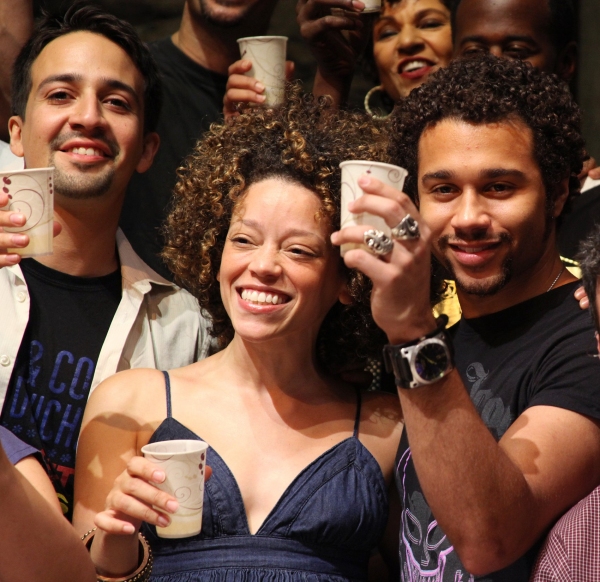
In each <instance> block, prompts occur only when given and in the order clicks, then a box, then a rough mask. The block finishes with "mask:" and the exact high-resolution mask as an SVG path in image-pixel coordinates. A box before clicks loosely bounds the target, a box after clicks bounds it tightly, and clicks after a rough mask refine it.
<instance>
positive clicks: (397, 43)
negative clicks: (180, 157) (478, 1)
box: [224, 0, 452, 117]
mask: <svg viewBox="0 0 600 582" xmlns="http://www.w3.org/2000/svg"><path fill="white" fill-rule="evenodd" d="M363 8H364V4H363V3H362V2H360V0H353V1H347V0H299V2H298V4H297V8H296V11H297V15H298V24H299V26H300V32H301V34H302V36H303V37H304V39H305V40H306V41H307V43H308V45H309V46H310V48H311V50H312V53H313V55H314V57H315V59H316V61H317V65H318V67H317V73H316V77H315V81H314V86H313V94H314V95H316V96H320V95H329V96H331V97H332V99H333V101H334V103H336V104H337V105H338V106H339V105H342V104H344V103H345V102H346V99H347V97H348V92H349V91H350V84H351V82H352V77H353V76H354V72H355V69H356V67H357V63H358V61H359V58H360V55H361V54H362V52H363V50H364V49H365V47H366V46H369V50H372V51H373V54H372V57H369V58H368V60H369V61H371V60H372V61H373V63H374V68H375V69H376V76H377V77H378V79H379V81H378V83H377V85H376V86H375V87H374V89H373V90H371V91H370V92H369V95H367V97H366V99H365V104H366V106H367V110H370V106H369V103H370V98H371V95H372V94H373V93H376V92H380V91H381V92H383V93H384V95H385V96H386V98H387V101H389V109H390V111H391V108H392V107H393V104H394V102H396V101H399V100H400V99H403V98H404V97H406V96H407V95H408V93H410V91H411V90H412V89H414V88H415V87H418V86H419V85H420V84H421V83H423V82H424V81H425V80H426V79H427V77H428V76H429V75H430V74H431V73H433V72H435V71H436V70H438V69H439V68H440V67H444V66H446V65H447V64H448V63H449V62H450V59H451V58H452V35H451V30H450V0H397V1H392V2H390V1H387V0H384V2H383V7H382V11H381V13H377V14H367V15H364V14H361V12H362V10H363ZM336 10H337V11H336ZM371 33H372V37H373V43H372V46H371V44H369V42H368V40H369V39H370V37H371ZM247 69H248V64H247V62H246V61H238V62H236V63H234V64H233V65H232V66H231V67H230V69H229V75H230V76H229V80H228V84H227V89H228V90H227V93H226V96H225V101H224V103H225V107H224V113H225V116H226V117H231V116H233V115H235V114H236V112H237V108H236V106H237V104H238V103H239V102H254V103H261V102H262V98H263V96H262V93H263V89H262V88H261V87H257V85H256V82H255V81H254V80H253V79H250V78H248V77H245V76H244V75H243V73H244V72H245V71H246V70H247ZM371 113H372V112H371Z"/></svg>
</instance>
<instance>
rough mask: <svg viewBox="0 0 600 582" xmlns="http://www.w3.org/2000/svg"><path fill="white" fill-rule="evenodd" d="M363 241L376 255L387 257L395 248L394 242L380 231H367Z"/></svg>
mask: <svg viewBox="0 0 600 582" xmlns="http://www.w3.org/2000/svg"><path fill="white" fill-rule="evenodd" d="M363 239H364V241H365V244H366V245H367V247H369V250H370V251H371V252H372V253H373V254H374V255H380V256H383V255H387V254H389V253H391V252H392V249H393V248H394V241H393V240H392V239H391V238H390V237H389V236H387V234H385V233H384V232H381V231H380V230H367V231H366V232H365V234H364V236H363Z"/></svg>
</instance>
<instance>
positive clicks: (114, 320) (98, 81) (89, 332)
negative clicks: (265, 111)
mask: <svg viewBox="0 0 600 582" xmlns="http://www.w3.org/2000/svg"><path fill="white" fill-rule="evenodd" d="M159 96H160V81H159V77H158V72H157V70H156V66H155V64H154V61H153V59H152V57H151V55H150V54H149V52H148V49H147V48H146V47H145V45H144V44H143V43H142V42H141V41H140V39H139V38H138V36H137V34H136V33H135V31H134V30H133V28H132V27H131V26H130V25H129V24H127V23H125V22H123V21H120V20H119V19H117V18H115V17H114V16H111V15H108V14H105V13H104V12H102V11H100V10H99V9H97V8H95V7H92V6H89V5H85V4H84V3H82V2H78V3H76V4H74V5H72V6H71V7H70V8H69V9H68V11H67V12H66V14H65V15H64V16H60V17H59V16H57V17H53V16H47V17H46V18H44V19H43V20H42V21H41V22H40V23H39V25H38V26H37V27H36V30H35V31H34V33H33V36H32V37H31V39H30V40H29V41H28V43H27V44H26V45H25V46H24V48H23V49H22V51H21V53H20V55H19V57H18V58H17V61H16V64H15V69H14V76H13V99H14V103H13V109H14V115H13V117H11V119H10V122H9V130H10V134H11V148H12V150H13V152H14V153H15V154H17V155H18V156H22V157H24V158H25V166H26V167H27V168H39V167H48V166H54V168H55V170H54V202H55V218H56V220H57V221H58V223H59V225H60V227H62V232H61V233H60V234H59V235H58V236H57V237H56V238H55V239H54V253H53V254H52V255H48V256H41V257H36V258H35V259H33V258H30V259H23V260H21V261H20V257H19V256H18V255H16V254H13V253H9V252H7V247H25V246H26V245H27V243H28V236H27V235H26V234H11V233H8V232H0V266H5V268H3V269H0V297H1V298H2V307H3V325H2V329H1V331H0V402H1V403H2V404H3V406H2V413H1V416H0V422H1V424H2V425H3V426H5V427H7V428H9V429H10V430H11V431H12V432H13V433H15V434H16V435H17V436H18V437H19V438H20V439H22V440H24V441H26V442H27V443H29V444H31V445H32V446H34V447H35V448H36V449H38V450H40V451H41V452H42V454H43V457H44V461H45V463H46V465H47V468H48V471H49V473H50V476H51V478H52V480H53V482H54V486H55V488H56V489H57V492H58V493H59V498H60V500H61V501H62V503H63V510H64V511H65V513H66V514H67V515H68V516H70V512H71V510H72V508H71V503H72V495H73V473H74V471H73V469H74V463H75V446H76V443H77V438H78V434H79V428H80V426H81V420H82V416H83V410H84V408H85V404H86V402H87V398H88V395H89V393H90V391H91V390H93V389H94V388H95V387H96V385H97V384H98V383H99V382H100V381H102V380H103V379H104V378H106V377H108V376H110V375H112V374H114V373H115V372H117V371H119V370H122V369H127V368H132V367H152V368H154V367H157V368H162V369H168V368H172V367H179V366H182V365H186V364H189V363H191V362H193V361H195V360H196V359H198V358H199V357H201V356H202V355H204V353H205V351H206V349H207V346H208V341H209V340H208V336H207V334H205V333H204V325H205V324H204V322H203V320H201V318H200V315H199V308H198V304H197V302H196V300H195V299H194V298H193V297H192V296H191V295H190V294H189V293H187V292H185V291H183V290H181V289H179V288H177V287H176V286H174V285H173V284H172V283H170V282H169V281H166V280H164V279H163V278H162V277H160V276H159V275H158V274H156V273H155V272H154V271H152V269H150V268H149V267H148V266H147V265H146V264H145V263H144V262H143V261H142V260H141V259H140V258H139V257H138V256H137V255H136V254H135V252H134V251H133V249H132V248H131V246H130V244H129V243H128V241H127V239H126V238H125V236H124V235H123V233H122V232H121V231H120V230H118V221H119V215H120V212H121V206H122V204H123V199H124V196H125V189H126V187H127V184H128V182H129V179H130V178H131V175H132V174H133V172H134V171H139V172H144V171H146V170H147V169H148V168H149V167H150V165H151V164H152V159H153V157H154V154H155V153H156V149H157V147H158V143H159V138H158V136H157V134H156V133H155V132H154V127H155V124H156V120H157V117H158V113H159V109H160V97H159ZM7 202H8V196H7V194H5V193H4V192H0V207H2V206H4V205H6V204H7ZM24 222H25V217H24V215H22V214H20V213H18V212H12V211H11V210H10V209H9V210H4V211H0V226H10V225H13V224H16V225H22V224H24Z"/></svg>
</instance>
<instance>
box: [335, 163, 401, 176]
mask: <svg viewBox="0 0 600 582" xmlns="http://www.w3.org/2000/svg"><path fill="white" fill-rule="evenodd" d="M351 164H352V165H355V166H377V167H378V168H387V169H389V170H400V171H401V172H404V173H406V174H408V170H407V169H406V168H403V167H402V166H397V165H396V164H388V163H386V162H376V161H370V160H345V161H343V162H341V163H340V169H342V168H344V167H345V166H349V165H351Z"/></svg>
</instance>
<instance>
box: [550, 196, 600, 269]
mask: <svg viewBox="0 0 600 582" xmlns="http://www.w3.org/2000/svg"><path fill="white" fill-rule="evenodd" d="M599 223H600V186H596V187H595V188H591V189H590V190H586V191H585V192H584V193H583V194H581V196H578V197H577V198H576V199H575V200H574V201H573V205H572V207H571V210H570V211H569V213H568V214H566V215H565V216H564V217H563V219H562V221H561V225H560V227H559V229H558V250H559V251H560V254H561V255H562V256H563V257H568V258H569V259H574V258H575V257H576V256H577V253H578V252H579V244H580V243H581V241H583V240H584V239H585V238H586V237H587V236H588V234H590V232H591V231H592V229H593V228H594V225H595V224H599Z"/></svg>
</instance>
